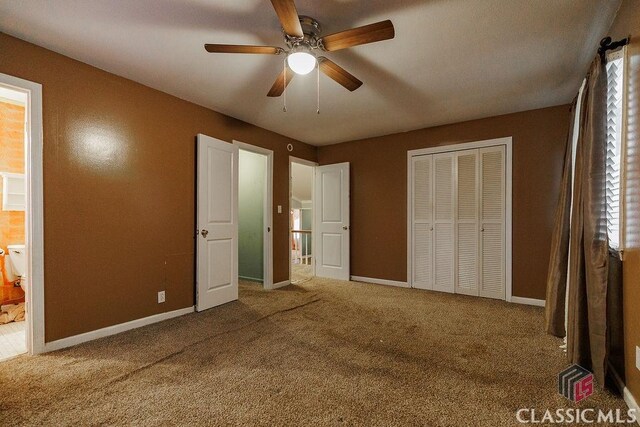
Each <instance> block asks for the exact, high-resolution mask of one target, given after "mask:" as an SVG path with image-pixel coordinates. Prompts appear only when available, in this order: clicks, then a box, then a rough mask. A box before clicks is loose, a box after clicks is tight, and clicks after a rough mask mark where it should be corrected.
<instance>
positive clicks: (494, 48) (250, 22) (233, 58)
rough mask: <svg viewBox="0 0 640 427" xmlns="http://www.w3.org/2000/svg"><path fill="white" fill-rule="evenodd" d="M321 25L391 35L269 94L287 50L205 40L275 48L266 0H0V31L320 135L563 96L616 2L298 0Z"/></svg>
mask: <svg viewBox="0 0 640 427" xmlns="http://www.w3.org/2000/svg"><path fill="white" fill-rule="evenodd" d="M297 6H298V12H299V13H300V14H306V15H310V16H313V17H315V18H316V19H318V20H319V21H320V22H321V23H322V25H323V26H324V34H329V33H332V32H335V31H339V30H342V29H347V28H351V27H355V26H359V25H364V24H368V23H373V22H377V21H380V20H383V19H387V18H389V19H391V20H392V21H393V23H394V25H395V28H396V38H395V39H393V40H390V41H385V42H380V43H375V44H370V45H364V46H358V47H355V48H351V49H348V50H344V51H339V52H335V53H330V54H327V55H326V56H328V57H329V58H331V59H333V60H334V61H335V62H336V63H338V64H339V65H341V66H343V67H344V68H346V69H347V70H348V71H350V72H351V73H353V74H354V75H356V77H358V78H360V80H362V81H363V82H364V85H363V86H362V87H361V88H360V89H358V90H357V91H355V92H353V93H350V92H348V91H347V90H346V89H344V88H343V87H342V86H339V85H338V84H337V83H335V82H333V81H332V80H329V79H328V78H327V77H325V76H321V82H320V85H321V92H320V98H321V99H320V101H321V110H322V112H321V114H320V115H317V114H316V113H315V103H316V90H315V87H316V85H315V75H314V74H311V75H308V76H303V77H300V76H296V78H295V79H294V81H293V82H292V83H291V85H290V86H289V90H288V91H287V104H288V110H289V111H288V112H287V113H283V111H282V99H281V98H275V99H274V98H267V97H266V93H267V92H268V90H269V88H270V87H271V85H272V83H273V81H274V80H275V78H276V76H277V75H278V73H279V71H280V70H281V69H282V57H276V56H268V55H265V56H258V55H222V54H208V53H206V52H205V50H204V48H203V44H204V43H234V44H266V45H280V46H282V45H283V43H282V38H281V35H280V27H279V24H278V20H277V18H276V15H275V12H274V11H273V9H272V7H271V3H270V2H269V1H268V0H243V1H242V0H216V1H214V0H135V1H131V0H29V1H23V0H2V2H0V31H2V32H6V33H8V34H11V35H15V36H17V37H19V38H22V39H25V40H28V41H31V42H33V43H36V44H38V45H41V46H44V47H47V48H49V49H52V50H54V51H57V52H60V53H63V54H65V55H68V56H70V57H72V58H75V59H79V60H81V61H83V62H87V63H89V64H92V65H95V66H97V67H99V68H102V69H104V70H107V71H110V72H113V73H115V74H118V75H121V76H124V77H127V78H130V79H133V80H136V81H138V82H141V83H143V84H146V85H148V86H151V87H153V88H156V89H159V90H162V91H164V92H167V93H170V94H172V95H175V96H178V97H180V98H183V99H186V100H189V101H192V102H195V103H197V104H200V105H203V106H206V107H210V108H212V109H214V110H217V111H220V112H222V113H225V114H228V115H231V116H233V117H237V118H239V119H242V120H245V121H247V122H250V123H253V124H256V125H258V126H262V127H264V128H266V129H269V130H273V131H275V132H278V133H281V134H283V135H287V136H290V137H293V138H295V139H298V140H301V141H304V142H308V143H311V144H314V145H325V144H332V143H337V142H343V141H348V140H353V139H360V138H365V137H371V136H378V135H384V134H390V133H396V132H402V131H407V130H412V129H418V128H423V127H428V126H434V125H439V124H445V123H454V122H459V121H464V120H470V119H475V118H481V117H488V116H494V115H499V114H505V113H510V112H515V111H524V110H529V109H534V108H540V107H546V106H551V105H558V104H562V103H566V102H569V101H571V99H572V98H573V96H574V94H575V93H576V91H577V89H578V85H579V82H580V81H581V79H582V77H583V75H584V73H585V71H586V68H587V66H588V63H589V62H590V60H591V58H592V57H593V56H594V55H595V51H596V48H597V44H598V41H599V39H600V38H601V37H602V36H603V35H604V33H605V32H606V30H607V29H608V27H609V25H610V23H611V22H612V21H613V18H614V16H615V12H616V11H617V9H618V6H619V1H618V0H615V1H601V0H553V1H552V0H549V1H545V0H474V1H470V0H398V1H388V0H367V1H365V0H322V1H320V0H316V1H312V0H297Z"/></svg>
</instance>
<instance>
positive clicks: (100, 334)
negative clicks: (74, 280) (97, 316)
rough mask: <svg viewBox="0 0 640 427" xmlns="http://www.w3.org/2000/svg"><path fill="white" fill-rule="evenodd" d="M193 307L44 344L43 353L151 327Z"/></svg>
mask: <svg viewBox="0 0 640 427" xmlns="http://www.w3.org/2000/svg"><path fill="white" fill-rule="evenodd" d="M194 309H195V307H187V308H181V309H179V310H174V311H168V312H166V313H159V314H154V315H153V316H149V317H143V318H142V319H136V320H132V321H130V322H125V323H120V324H118V325H113V326H107V327H106V328H102V329H97V330H95V331H91V332H85V333H84V334H79V335H74V336H72V337H67V338H62V339H59V340H56V341H51V342H48V343H45V345H44V351H45V352H48V351H55V350H60V349H63V348H67V347H72V346H74V345H78V344H81V343H83V342H87V341H93V340H96V339H98V338H104V337H108V336H109V335H115V334H119V333H121V332H125V331H129V330H131V329H136V328H140V327H142V326H147V325H151V324H152V323H157V322H162V321H163V320H168V319H172V318H174V317H178V316H183V315H185V314H189V313H193V311H194Z"/></svg>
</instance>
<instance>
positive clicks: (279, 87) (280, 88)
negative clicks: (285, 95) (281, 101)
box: [267, 68, 293, 98]
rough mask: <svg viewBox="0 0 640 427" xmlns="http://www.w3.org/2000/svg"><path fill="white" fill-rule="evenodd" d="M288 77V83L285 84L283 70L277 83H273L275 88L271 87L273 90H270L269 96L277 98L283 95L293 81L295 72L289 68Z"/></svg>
mask: <svg viewBox="0 0 640 427" xmlns="http://www.w3.org/2000/svg"><path fill="white" fill-rule="evenodd" d="M286 75H287V81H286V82H285V79H284V77H285V71H284V70H282V71H281V72H280V74H279V75H278V78H277V79H276V81H275V82H273V86H271V90H269V93H268V94H267V96H269V97H272V98H276V97H278V96H280V95H282V92H284V89H285V88H286V87H287V86H288V85H289V83H291V79H293V71H291V70H290V69H288V68H287V71H286Z"/></svg>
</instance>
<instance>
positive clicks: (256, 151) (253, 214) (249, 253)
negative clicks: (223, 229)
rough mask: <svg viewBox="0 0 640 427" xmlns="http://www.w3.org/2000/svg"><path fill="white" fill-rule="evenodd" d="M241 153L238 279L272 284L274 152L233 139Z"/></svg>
mask: <svg viewBox="0 0 640 427" xmlns="http://www.w3.org/2000/svg"><path fill="white" fill-rule="evenodd" d="M234 144H236V145H238V146H239V154H238V279H239V280H241V281H245V282H252V283H256V284H262V285H263V286H264V287H265V288H267V289H269V288H271V287H272V285H273V272H272V265H273V263H272V255H271V253H272V243H271V234H272V233H271V229H272V224H271V222H272V218H271V217H272V212H271V211H272V195H271V188H272V178H271V177H272V161H273V160H272V159H273V152H272V151H271V150H267V149H264V148H260V147H256V146H252V145H249V144H244V143H240V142H237V141H234Z"/></svg>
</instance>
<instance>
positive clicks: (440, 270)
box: [433, 153, 455, 293]
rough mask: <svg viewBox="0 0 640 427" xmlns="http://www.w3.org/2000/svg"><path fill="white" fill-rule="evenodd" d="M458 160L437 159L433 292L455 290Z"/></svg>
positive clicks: (451, 157) (449, 155)
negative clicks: (456, 167) (455, 189)
mask: <svg viewBox="0 0 640 427" xmlns="http://www.w3.org/2000/svg"><path fill="white" fill-rule="evenodd" d="M454 156H455V154H453V153H443V154H434V155H433V181H434V186H433V195H434V197H433V200H434V202H433V204H434V208H433V212H434V214H433V216H434V218H433V255H434V256H433V289H434V290H437V291H442V292H451V293H453V292H454V290H455V287H454V269H453V266H454V249H455V247H454V227H453V226H454V198H453V192H454V179H453V178H454V175H453V167H454V163H453V162H454Z"/></svg>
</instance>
